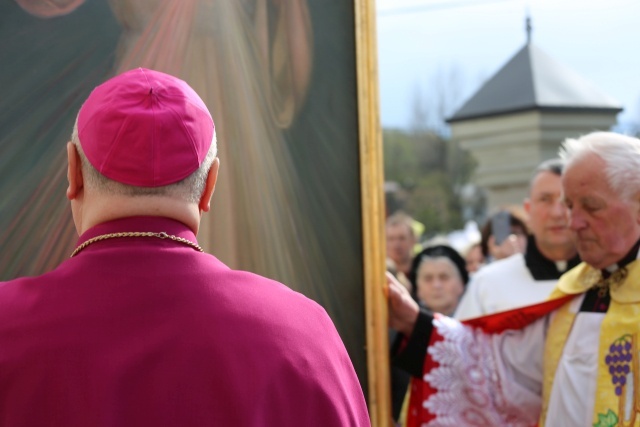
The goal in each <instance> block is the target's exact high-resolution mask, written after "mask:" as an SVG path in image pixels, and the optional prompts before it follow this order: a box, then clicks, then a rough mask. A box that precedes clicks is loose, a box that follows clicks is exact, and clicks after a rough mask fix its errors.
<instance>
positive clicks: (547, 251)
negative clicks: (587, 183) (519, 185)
mask: <svg viewBox="0 0 640 427" xmlns="http://www.w3.org/2000/svg"><path fill="white" fill-rule="evenodd" d="M524 207H525V210H526V211H527V213H528V214H529V228H530V229H531V232H532V233H533V235H534V236H535V238H536V245H537V246H538V249H539V250H540V252H541V253H542V254H543V255H544V256H546V257H547V258H549V259H551V260H553V261H564V260H567V259H570V258H573V256H574V255H575V254H576V246H575V233H574V232H573V230H571V229H570V228H569V212H568V210H567V207H566V205H565V204H564V203H563V200H562V182H561V179H560V175H556V174H555V173H553V172H550V171H542V172H540V173H538V174H537V175H536V176H535V177H534V178H533V180H532V181H531V189H530V191H529V198H528V199H527V200H526V201H525V204H524Z"/></svg>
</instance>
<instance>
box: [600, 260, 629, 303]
mask: <svg viewBox="0 0 640 427" xmlns="http://www.w3.org/2000/svg"><path fill="white" fill-rule="evenodd" d="M626 277H627V268H626V267H622V268H619V269H617V270H616V271H614V272H613V273H611V276H609V277H607V278H606V279H604V278H602V274H600V280H598V281H597V282H596V283H595V284H594V285H593V288H595V289H597V290H598V296H599V297H600V298H604V297H605V296H606V295H607V292H608V291H610V290H611V289H615V288H617V287H618V286H620V284H621V283H622V282H623V281H624V279H625V278H626Z"/></svg>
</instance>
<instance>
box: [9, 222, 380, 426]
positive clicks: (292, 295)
mask: <svg viewBox="0 0 640 427" xmlns="http://www.w3.org/2000/svg"><path fill="white" fill-rule="evenodd" d="M130 231H142V232H145V231H154V232H161V231H164V232H167V233H168V234H172V235H175V236H178V237H182V238H185V239H188V240H190V241H192V242H196V240H195V236H194V234H193V233H192V232H191V231H190V230H189V229H187V227H185V226H184V225H182V224H181V223H178V222H176V221H172V220H168V219H163V218H154V217H144V218H128V219H124V220H119V221H114V222H111V223H107V224H102V225H100V226H98V227H95V228H94V229H91V230H89V231H88V232H87V233H85V234H84V235H83V236H82V238H81V239H80V242H83V241H86V240H87V239H89V238H91V237H95V236H97V235H101V234H106V233H115V232H130ZM369 424H370V422H369V418H368V414H367V408H366V405H365V401H364V397H363V394H362V390H361V388H360V384H359V382H358V379H357V377H356V375H355V372H354V370H353V366H352V364H351V361H350V360H349V356H348V355H347V352H346V350H345V348H344V345H343V344H342V342H341V340H340V337H339V336H338V333H337V331H336V329H335V327H334V325H333V324H332V322H331V320H330V319H329V317H328V316H327V314H326V312H325V311H324V309H322V307H320V306H319V305H318V304H316V303H315V302H313V301H311V300H309V299H308V298H306V297H304V296H303V295H301V294H299V293H297V292H294V291H292V290H291V289H289V288H287V287H286V286H284V285H282V284H280V283H277V282H275V281H272V280H269V279H266V278H264V277H260V276H257V275H254V274H251V273H248V272H243V271H234V270H231V269H229V268H228V267H226V266H225V265H224V264H222V263H221V262H220V261H218V260H217V259H216V258H215V257H213V256H212V255H209V254H206V253H200V252H198V251H196V250H194V249H193V248H191V247H189V246H187V245H184V244H181V243H178V242H175V241H171V240H169V239H164V240H161V239H158V238H151V237H147V238H115V239H109V240H103V241H100V242H96V243H93V244H90V245H89V246H87V247H86V248H85V249H84V250H82V251H81V252H80V253H79V254H78V255H77V256H76V257H74V258H71V259H69V260H67V261H65V262H64V263H62V264H61V265H60V266H59V267H58V268H57V269H56V270H54V271H52V272H50V273H48V274H45V275H43V276H40V277H31V278H21V279H17V280H13V281H9V282H0V425H2V426H50V427H86V426H102V427H141V426H153V427H163V426H167V427H169V426H171V427H175V426H181V427H202V426H246V427H264V426H278V427H282V426H285V427H287V426H288V427H300V426H305V427H307V426H312V427H327V426H365V427H366V426H369Z"/></svg>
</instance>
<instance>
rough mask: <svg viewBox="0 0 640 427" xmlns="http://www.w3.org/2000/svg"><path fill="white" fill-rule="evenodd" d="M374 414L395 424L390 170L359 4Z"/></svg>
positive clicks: (370, 38) (357, 0)
mask: <svg viewBox="0 0 640 427" xmlns="http://www.w3.org/2000/svg"><path fill="white" fill-rule="evenodd" d="M354 6H355V35H356V69H357V88H358V130H359V148H360V184H361V185H360V188H361V202H362V204H361V208H362V247H363V264H364V266H363V268H364V283H365V285H364V295H365V316H366V317H365V325H366V342H367V374H368V382H369V390H368V391H367V392H368V397H369V416H370V417H371V424H372V425H373V426H376V427H382V426H388V425H391V420H392V415H391V400H390V380H389V338H388V337H389V335H388V326H387V316H388V313H387V301H386V298H385V295H384V293H383V289H384V286H385V279H384V272H385V255H384V254H385V247H384V217H385V215H384V212H385V210H384V192H383V185H384V170H383V160H382V131H381V127H380V108H379V95H378V62H377V44H376V15H375V12H376V11H375V1H374V0H354Z"/></svg>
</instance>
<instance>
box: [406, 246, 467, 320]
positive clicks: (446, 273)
mask: <svg viewBox="0 0 640 427" xmlns="http://www.w3.org/2000/svg"><path fill="white" fill-rule="evenodd" d="M409 279H410V280H411V282H412V284H413V287H414V289H416V293H417V298H418V301H419V302H420V303H421V304H423V305H424V306H425V307H426V308H428V309H429V310H431V311H432V312H437V313H442V314H445V315H447V316H450V315H452V314H453V312H454V311H455V309H456V307H457V306H458V301H460V298H461V297H462V294H463V293H464V289H465V286H466V284H467V282H468V280H469V274H468V273H467V268H466V262H465V260H464V258H462V256H461V255H460V254H459V253H458V252H457V251H456V250H455V249H453V248H451V247H449V246H446V245H437V246H431V247H428V248H426V249H424V250H423V251H422V252H420V253H419V254H418V255H416V257H415V258H414V260H413V264H412V265H411V271H410V273H409Z"/></svg>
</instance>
